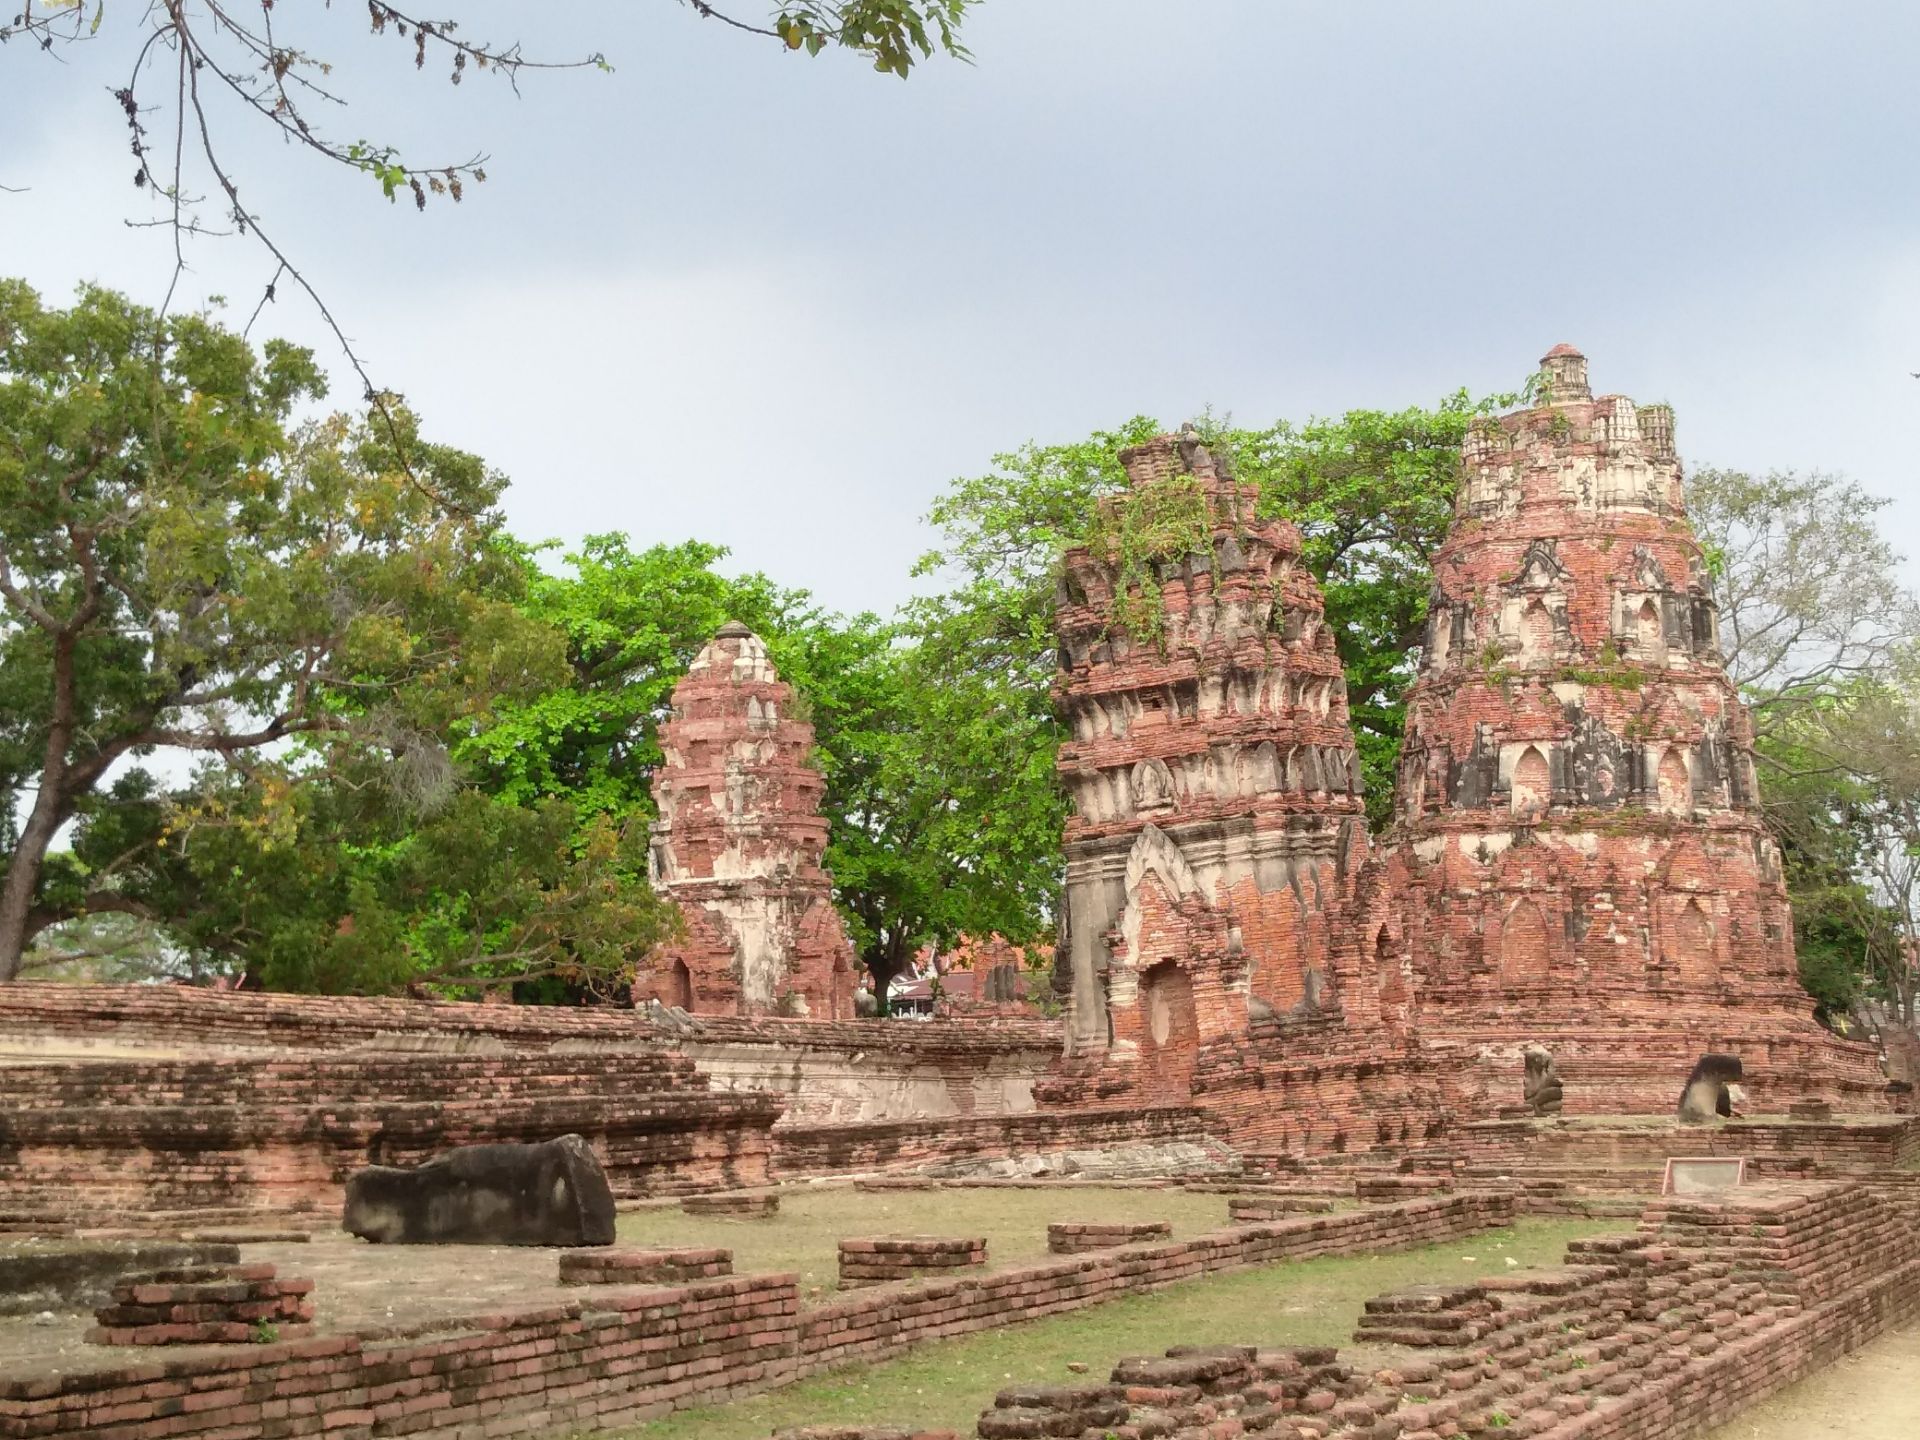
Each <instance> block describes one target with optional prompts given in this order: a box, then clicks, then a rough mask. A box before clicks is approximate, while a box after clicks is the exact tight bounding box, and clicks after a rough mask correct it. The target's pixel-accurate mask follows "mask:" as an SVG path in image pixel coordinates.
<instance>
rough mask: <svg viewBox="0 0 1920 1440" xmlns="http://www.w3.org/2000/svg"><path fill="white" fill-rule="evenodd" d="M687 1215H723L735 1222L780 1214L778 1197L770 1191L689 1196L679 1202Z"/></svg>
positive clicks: (762, 1218) (721, 1192)
mask: <svg viewBox="0 0 1920 1440" xmlns="http://www.w3.org/2000/svg"><path fill="white" fill-rule="evenodd" d="M680 1208H681V1209H682V1210H684V1211H686V1212H687V1214H689V1215H724V1216H731V1217H732V1218H734V1219H736V1220H766V1219H770V1218H771V1217H773V1216H775V1215H778V1214H779V1213H780V1197H779V1196H778V1195H776V1194H774V1193H773V1192H772V1191H771V1190H761V1191H755V1192H753V1193H750V1194H748V1193H742V1194H729V1193H728V1192H726V1191H724V1190H723V1191H720V1192H719V1193H717V1194H713V1195H689V1196H687V1198H686V1199H684V1200H682V1201H681V1202H680Z"/></svg>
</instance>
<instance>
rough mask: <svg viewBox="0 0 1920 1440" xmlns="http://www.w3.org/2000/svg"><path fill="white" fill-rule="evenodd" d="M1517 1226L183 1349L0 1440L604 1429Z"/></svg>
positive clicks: (1275, 1234)
mask: <svg viewBox="0 0 1920 1440" xmlns="http://www.w3.org/2000/svg"><path fill="white" fill-rule="evenodd" d="M1512 1218H1513V1206H1512V1201H1511V1199H1510V1197H1507V1196H1504V1195H1499V1194H1491V1193H1482V1192H1472V1193H1462V1194H1458V1195H1453V1196H1448V1197H1445V1198H1443V1199H1434V1200H1417V1201H1412V1202H1409V1203H1407V1204H1405V1205H1399V1206H1375V1207H1370V1208H1368V1209H1366V1210H1363V1211H1354V1212H1349V1213H1347V1214H1342V1215H1335V1216H1325V1217H1314V1218H1311V1219H1301V1220H1292V1221H1282V1222H1279V1223H1276V1224H1274V1225H1264V1226H1253V1227H1248V1228H1244V1229H1233V1230H1225V1231H1221V1232H1218V1233H1216V1234H1212V1235H1203V1236H1199V1237H1196V1238H1195V1239H1192V1240H1187V1241H1181V1242H1175V1243H1170V1244H1165V1245H1152V1246H1132V1247H1127V1248H1125V1249H1121V1250H1110V1251H1105V1252H1101V1253H1099V1254H1096V1255H1087V1256H1079V1257H1071V1258H1063V1259H1059V1260H1050V1261H1044V1262H1041V1263H1039V1264H1035V1265H1031V1266H1025V1267H1021V1268H1018V1269H1012V1270H1006V1271H1002V1272H1000V1273H998V1274H994V1275H984V1276H979V1277H969V1278H967V1279H965V1280H943V1281H936V1282H930V1283H919V1284H914V1285H910V1286H907V1287H904V1288H901V1289H893V1290H876V1291H872V1292H869V1293H865V1294H860V1295H853V1296H848V1297H847V1298H845V1299H843V1300H839V1301H836V1302H834V1303H832V1304H830V1305H825V1306H821V1307H819V1308H817V1309H811V1310H808V1311H805V1312H804V1313H803V1312H802V1311H801V1310H800V1305H799V1291H798V1287H797V1282H796V1278H795V1277H794V1276H792V1275H754V1276H733V1277H729V1278H725V1279H715V1280H706V1281H701V1282H699V1283H696V1284H692V1285H685V1286H680V1287H676V1288H671V1289H640V1290H632V1291H625V1292H616V1293H612V1294H604V1295H598V1294H597V1295H595V1296H594V1297H593V1298H592V1299H591V1300H582V1301H580V1302H578V1303H574V1304H569V1305H563V1306H553V1307H547V1308H542V1309H532V1310H524V1311H519V1312H515V1313H509V1314H499V1315H489V1316H478V1317H467V1318H463V1319H453V1318H451V1317H450V1318H448V1319H446V1320H442V1321H436V1322H434V1324H433V1325H432V1326H431V1327H423V1329H422V1332H421V1333H420V1334H418V1335H415V1336H411V1337H399V1338H395V1337H391V1336H384V1337H379V1338H376V1337H373V1336H370V1335H369V1336H354V1335H341V1336H333V1337H327V1338H320V1339H313V1340H305V1341H300V1342H297V1343H293V1344H286V1343H280V1344H269V1345H247V1346H236V1347H233V1348H232V1349H230V1350H226V1351H221V1352H214V1353H207V1352H183V1353H182V1354H180V1355H179V1356H176V1357H170V1358H169V1363H168V1364H167V1365H166V1366H165V1367H164V1368H162V1367H157V1366H152V1365H137V1366H131V1367H124V1366H123V1367H114V1368H88V1367H79V1368H76V1367H74V1366H72V1365H71V1364H69V1365H67V1366H65V1367H64V1370H65V1373H62V1374H58V1375H51V1374H49V1375H45V1376H41V1377H35V1378H23V1377H16V1378H9V1379H5V1380H0V1436H8V1437H34V1436H44V1435H60V1436H79V1437H92V1440H214V1437H219V1440H269V1437H271V1440H292V1437H299V1436H309V1435H320V1434H323V1433H324V1434H326V1435H328V1436H337V1437H340V1440H375V1437H381V1440H385V1437H390V1436H401V1435H434V1436H446V1437H470V1436H476V1435H490V1434H508V1433H524V1432H534V1431H541V1430H554V1431H559V1432H562V1433H566V1432H572V1431H580V1430H588V1429H598V1428H610V1427H613V1426H616V1425H627V1424H633V1423H637V1422H639V1421H642V1420H647V1419H652V1418H655V1417H658V1416H660V1415H664V1414H667V1413H669V1412H671V1411H673V1410H676V1409H683V1408H685V1407H687V1406H690V1405H694V1404H704V1403H711V1402H714V1401H719V1400H725V1399H730V1398H733V1397H736V1396H740V1395H745V1394H750V1393H753V1392H755V1391H759V1390H764V1389H768V1388H770V1387H773V1386H776V1385H780V1384H784V1383H786V1382H787V1381H789V1380H792V1379H795V1378H797V1377H799V1376H801V1375H805V1374H812V1373H815V1372H818V1371H821V1370H826V1369H830V1368H832V1367H833V1366H835V1365H837V1364H841V1363H844V1362H845V1361H847V1360H852V1359H869V1360H870V1359H879V1358H882V1357H884V1356H887V1355H893V1354H897V1353H899V1352H900V1351H902V1350H905V1349H907V1348H908V1347H910V1346H912V1345H914V1344H917V1343H919V1342H921V1341H925V1340H933V1339H939V1338H944V1337H947V1336H951V1335H960V1334H967V1333H971V1332H974V1331H979V1330H986V1329H999V1328H1002V1327H1004V1326H1005V1325H1007V1324H1008V1323H1010V1322H1011V1321H1014V1320H1024V1319H1035V1318H1039V1317H1040V1316H1043V1315H1049V1314H1060V1313H1064V1312H1066V1311H1070V1310H1076V1309H1081V1308H1083V1307H1085V1306H1088V1305H1096V1304H1099V1303H1100V1302H1101V1301H1103V1300H1107V1299H1113V1298H1117V1297H1119V1296H1122V1295H1127V1294H1135V1293H1139V1292H1142V1291H1147V1290H1152V1289H1157V1288H1159V1287H1160V1286H1162V1285H1165V1284H1168V1283H1171V1282H1173V1281H1175V1280H1183V1279H1188V1278H1191V1277H1193V1276H1196V1275H1201V1274H1207V1273H1212V1272H1216V1271H1223V1270H1234V1269H1240V1268H1243V1267H1245V1266H1248V1265H1259V1264H1265V1263H1269V1262H1272V1261H1277V1260H1286V1259H1292V1258H1304V1257H1306V1256H1310V1255H1330V1254H1346V1253H1355V1252H1359V1251H1368V1250H1378V1249H1388V1248H1394V1247H1398V1246H1406V1245H1419V1244H1429V1243H1432V1242H1435V1241H1438V1240H1443V1239H1448V1238H1451V1237H1453V1236H1457V1235H1461V1234H1466V1233H1469V1232H1472V1231H1475V1230H1480V1229H1484V1228H1486V1227H1489V1226H1494V1225H1502V1224H1506V1223H1508V1222H1510V1221H1511V1219H1512Z"/></svg>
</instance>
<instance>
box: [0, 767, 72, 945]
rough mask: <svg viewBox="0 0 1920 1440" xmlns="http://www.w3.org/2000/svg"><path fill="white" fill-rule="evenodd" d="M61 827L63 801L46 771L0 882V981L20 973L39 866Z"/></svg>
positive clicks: (28, 936)
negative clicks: (30, 812) (38, 793)
mask: <svg viewBox="0 0 1920 1440" xmlns="http://www.w3.org/2000/svg"><path fill="white" fill-rule="evenodd" d="M59 831H60V802H59V800H58V799H56V798H55V797H54V793H53V791H52V790H51V789H50V788H49V787H48V786H47V785H46V784H45V777H44V775H43V776H42V784H41V788H40V795H39V798H38V799H36V800H35V801H34V802H33V813H32V814H31V815H29V816H28V817H27V823H26V826H25V827H24V828H23V829H22V830H21V832H20V842H19V843H18V844H17V845H15V846H14V847H13V856H12V858H11V859H10V860H9V861H8V863H7V878H6V881H5V883H4V884H0V981H5V980H12V979H14V978H16V977H17V976H18V975H19V974H20V966H21V964H22V962H23V960H24V958H25V955H26V949H27V942H28V941H29V940H30V939H32V936H31V935H29V934H28V925H29V923H30V921H31V920H32V917H33V902H34V897H35V896H36V894H37V893H38V891H39V889H40V870H41V867H42V866H43V865H44V864H45V863H46V859H47V851H48V849H49V848H51V847H52V845H53V837H54V836H55V835H56V834H58V833H59Z"/></svg>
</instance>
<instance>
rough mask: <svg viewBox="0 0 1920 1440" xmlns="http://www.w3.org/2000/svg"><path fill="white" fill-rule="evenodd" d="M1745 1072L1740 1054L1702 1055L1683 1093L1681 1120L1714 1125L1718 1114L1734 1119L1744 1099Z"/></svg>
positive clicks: (1689, 1123) (1682, 1122)
mask: <svg viewBox="0 0 1920 1440" xmlns="http://www.w3.org/2000/svg"><path fill="white" fill-rule="evenodd" d="M1741 1074H1742V1072H1741V1069H1740V1057H1739V1056H1738V1055H1702V1056H1701V1057H1700V1060H1699V1063H1698V1064H1696V1065H1695V1066H1694V1067H1693V1073H1692V1074H1691V1075H1689V1076H1687V1088H1686V1089H1684V1090H1682V1091H1681V1092H1680V1123H1681V1124H1683V1125H1710V1124H1712V1123H1713V1120H1714V1117H1715V1116H1719V1117H1721V1118H1723V1119H1726V1118H1731V1117H1732V1115H1733V1106H1734V1102H1735V1101H1737V1100H1739V1099H1740V1098H1741V1096H1740V1078H1741Z"/></svg>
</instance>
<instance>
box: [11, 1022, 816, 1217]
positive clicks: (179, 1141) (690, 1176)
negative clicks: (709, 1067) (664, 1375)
mask: <svg viewBox="0 0 1920 1440" xmlns="http://www.w3.org/2000/svg"><path fill="white" fill-rule="evenodd" d="M5 988H6V987H0V992H4V990H5ZM474 1008H476V1009H486V1008H498V1007H485V1006H477V1007H474ZM4 1074H5V1076H6V1080H7V1086H8V1090H9V1093H10V1094H13V1095H17V1096H18V1097H19V1098H20V1103H19V1104H18V1105H9V1106H8V1107H6V1108H5V1109H4V1110H0V1203H5V1204H8V1205H12V1204H21V1205H34V1204H39V1203H41V1202H43V1201H44V1199H45V1197H46V1196H48V1195H53V1194H57V1195H60V1196H61V1197H62V1205H63V1206H64V1207H65V1208H66V1209H68V1210H70V1211H74V1212H89V1211H91V1212H105V1211H121V1212H124V1211H137V1210H140V1209H160V1210H191V1209H219V1210H223V1211H228V1210H233V1209H237V1208H248V1207H251V1208H256V1209H265V1210H289V1209H293V1208H296V1207H304V1208H313V1207H319V1208H322V1209H332V1208H334V1207H337V1206H338V1205H339V1204H340V1201H341V1198H342V1193H343V1188H344V1185H345V1181H346V1178H347V1176H348V1175H349V1174H351V1173H352V1172H353V1171H354V1170H355V1169H357V1168H359V1167H360V1166H362V1165H367V1164H395V1165H411V1164H417V1163H419V1162H420V1161H422V1160H425V1159H428V1158H430V1157H431V1156H433V1155H436V1154H438V1153H440V1152H441V1151H444V1150H445V1149H447V1148H449V1147H451V1146H455V1145H470V1144H487V1143H497V1142H516V1141H517V1142H537V1141H545V1140H551V1139H553V1138H554V1137H555V1136H557V1135H563V1134H567V1133H569V1132H573V1133H577V1134H580V1135H583V1136H585V1137H586V1139H587V1140H588V1142H589V1143H590V1144H591V1145H592V1146H593V1148H594V1152H595V1153H596V1154H597V1155H598V1156H599V1158H600V1161H601V1163H602V1164H603V1165H604V1166H605V1167H606V1170H607V1178H608V1181H609V1182H610V1183H611V1184H612V1186H613V1189H614V1193H615V1194H616V1195H618V1196H622V1197H633V1196H643V1195H657V1194H674V1193H677V1192H681V1191H686V1190H695V1189H710V1188H714V1187H718V1186H725V1185H756V1184H764V1183H766V1181H767V1180H768V1179H769V1178H770V1177H769V1174H768V1164H769V1159H770V1155H771V1151H772V1143H773V1142H772V1139H771V1131H772V1127H773V1123H774V1121H775V1120H776V1119H777V1118H778V1116H779V1106H780V1102H779V1100H778V1099H777V1098H775V1097H773V1096H770V1095H756V1094H742V1095H715V1094H712V1093H710V1092H709V1091H708V1090H707V1089H706V1087H705V1081H704V1080H703V1079H701V1077H700V1076H699V1075H698V1074H696V1073H695V1071H694V1068H693V1066H692V1064H691V1062H689V1061H687V1060H685V1059H682V1058H679V1057H676V1056H667V1055H642V1054H618V1053H588V1054H555V1055H512V1056H474V1055H447V1054H419V1053H400V1054H392V1053H377V1054H367V1055H363V1056H354V1057H343V1056H337V1055H331V1054H314V1055H304V1056H299V1057H294V1058H288V1059H266V1058H263V1057H259V1056H244V1055H226V1056H218V1057H207V1058H201V1059H196V1060H192V1061H177V1060H112V1061H106V1060H82V1061H73V1062H68V1063H65V1064H32V1065H11V1066H8V1067H6V1069H5V1071H4Z"/></svg>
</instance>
